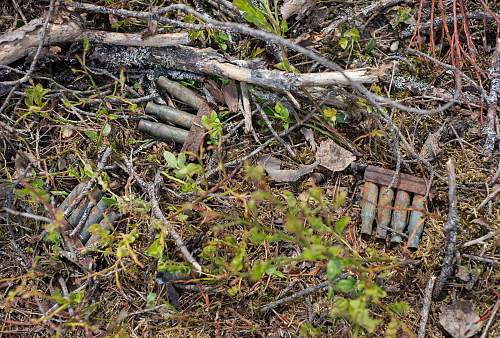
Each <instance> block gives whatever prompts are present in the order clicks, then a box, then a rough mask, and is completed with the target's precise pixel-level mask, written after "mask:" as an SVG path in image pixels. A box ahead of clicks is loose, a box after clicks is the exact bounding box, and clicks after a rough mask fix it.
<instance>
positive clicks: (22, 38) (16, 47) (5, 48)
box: [0, 19, 189, 65]
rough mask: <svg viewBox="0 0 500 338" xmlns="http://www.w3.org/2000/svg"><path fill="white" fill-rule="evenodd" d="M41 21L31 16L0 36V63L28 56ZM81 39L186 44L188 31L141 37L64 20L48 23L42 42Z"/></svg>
mask: <svg viewBox="0 0 500 338" xmlns="http://www.w3.org/2000/svg"><path fill="white" fill-rule="evenodd" d="M42 23H43V20H42V19H35V20H32V21H30V22H29V23H28V24H27V25H25V26H23V27H21V28H18V29H16V30H15V31H13V32H9V33H6V34H3V35H2V36H0V65H8V64H10V63H12V62H14V61H17V60H19V59H21V58H23V57H25V56H26V55H28V53H29V51H30V49H31V48H34V47H37V46H38V43H39V41H40V36H41V30H42ZM83 38H88V39H89V40H90V41H92V42H97V43H106V44H111V45H122V46H139V47H148V46H154V47H166V46H175V45H180V44H187V43H189V37H188V33H184V32H182V33H169V34H157V35H153V36H148V37H143V36H142V35H141V34H133V33H115V32H105V31H97V30H88V29H85V28H84V27H82V26H80V25H79V24H78V23H76V22H74V21H71V20H66V22H65V23H62V24H55V23H52V24H50V25H49V28H48V32H47V36H46V38H45V43H44V44H45V46H50V45H54V44H58V43H65V42H73V41H75V40H82V39H83Z"/></svg>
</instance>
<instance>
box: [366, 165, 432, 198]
mask: <svg viewBox="0 0 500 338" xmlns="http://www.w3.org/2000/svg"><path fill="white" fill-rule="evenodd" d="M395 173H396V172H395V171H393V170H389V169H384V168H379V167H375V166H371V165H369V166H367V167H366V169H365V181H367V182H373V183H376V184H379V185H384V186H389V185H390V184H391V182H392V179H393V177H394V174H395ZM392 188H395V189H398V190H404V191H407V192H412V193H415V194H419V195H425V193H426V191H427V184H426V182H425V180H424V179H423V178H419V177H415V176H412V175H408V174H399V175H397V176H396V180H395V181H394V184H393V186H392Z"/></svg>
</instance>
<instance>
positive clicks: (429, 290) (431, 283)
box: [417, 276, 436, 338]
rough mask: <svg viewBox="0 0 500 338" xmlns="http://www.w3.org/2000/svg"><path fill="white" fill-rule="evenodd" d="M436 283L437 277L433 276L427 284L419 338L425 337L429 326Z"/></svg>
mask: <svg viewBox="0 0 500 338" xmlns="http://www.w3.org/2000/svg"><path fill="white" fill-rule="evenodd" d="M435 281H436V277H435V276H432V277H431V278H430V279H429V282H428V283H427V287H426V288H425V295H424V300H423V302H422V311H421V312H420V325H419V327H418V335H417V337H418V338H424V337H425V327H426V326H427V319H428V317H429V310H430V308H431V303H432V289H433V288H434V282H435Z"/></svg>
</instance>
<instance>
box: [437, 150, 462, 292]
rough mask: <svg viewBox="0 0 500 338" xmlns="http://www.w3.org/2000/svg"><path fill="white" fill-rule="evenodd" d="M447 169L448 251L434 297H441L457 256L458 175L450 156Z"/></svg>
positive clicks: (446, 228)
mask: <svg viewBox="0 0 500 338" xmlns="http://www.w3.org/2000/svg"><path fill="white" fill-rule="evenodd" d="M446 170H447V171H448V201H449V210H448V220H447V222H446V225H445V227H444V231H445V233H447V236H448V244H447V246H446V253H445V256H444V260H443V266H442V268H441V273H440V274H439V277H438V280H437V284H436V287H435V289H434V298H439V297H440V296H441V292H442V291H443V287H444V285H445V284H446V281H447V280H448V278H449V277H450V276H451V273H452V271H453V259H454V257H455V246H456V242H457V227H458V213H457V177H456V174H455V161H454V160H453V159H452V158H450V159H449V160H448V162H446Z"/></svg>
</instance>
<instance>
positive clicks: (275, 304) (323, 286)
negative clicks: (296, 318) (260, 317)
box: [260, 273, 347, 312]
mask: <svg viewBox="0 0 500 338" xmlns="http://www.w3.org/2000/svg"><path fill="white" fill-rule="evenodd" d="M346 276H347V274H346V273H343V274H341V275H340V276H339V277H337V278H336V280H338V279H341V278H345V277H346ZM328 286H330V282H329V281H324V282H322V283H319V284H318V285H314V286H311V287H308V288H306V289H303V290H300V291H299V292H297V293H294V294H293V295H291V296H288V297H285V298H281V299H278V300H276V301H274V302H271V303H269V304H266V305H264V306H263V307H261V308H260V312H266V311H269V310H271V309H274V308H275V307H278V306H280V305H282V304H286V303H290V302H292V301H294V300H296V299H298V298H301V297H305V296H308V295H310V294H313V293H315V292H318V291H321V290H324V289H326V288H327V287H328Z"/></svg>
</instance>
